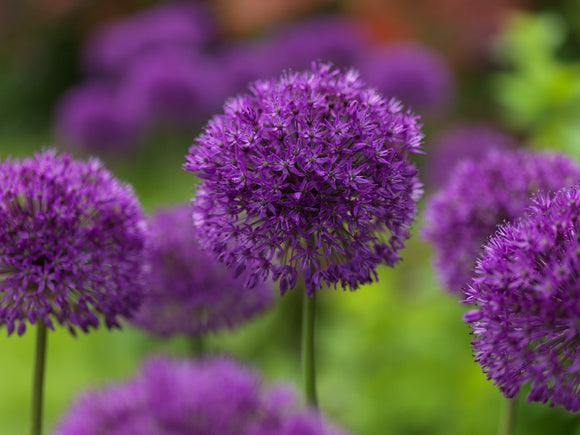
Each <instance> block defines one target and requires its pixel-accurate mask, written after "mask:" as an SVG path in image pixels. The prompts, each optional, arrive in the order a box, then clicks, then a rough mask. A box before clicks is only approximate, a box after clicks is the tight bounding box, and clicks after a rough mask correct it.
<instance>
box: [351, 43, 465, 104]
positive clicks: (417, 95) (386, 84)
mask: <svg viewBox="0 0 580 435" xmlns="http://www.w3.org/2000/svg"><path fill="white" fill-rule="evenodd" d="M357 65H360V72H361V77H363V78H364V79H365V80H366V81H367V82H368V83H369V85H371V86H375V87H376V88H377V89H378V90H379V91H380V92H381V93H383V94H385V95H391V96H393V97H396V98H398V99H400V100H401V101H402V102H403V104H408V105H410V106H412V107H414V108H415V109H416V110H420V111H428V112H430V113H435V112H440V111H441V110H442V109H445V108H446V107H447V106H448V105H449V102H450V100H451V97H452V96H453V93H454V89H453V88H454V83H453V75H452V73H451V70H450V69H449V67H448V66H447V64H446V63H445V61H444V60H443V58H442V57H441V56H440V55H439V54H437V53H436V52H434V51H431V50H429V49H428V48H426V47H423V46H420V45H414V44H408V43H407V44H402V43H400V44H393V45H389V46H386V47H379V48H375V49H372V50H365V51H363V52H362V54H361V56H360V59H359V61H358V63H357Z"/></svg>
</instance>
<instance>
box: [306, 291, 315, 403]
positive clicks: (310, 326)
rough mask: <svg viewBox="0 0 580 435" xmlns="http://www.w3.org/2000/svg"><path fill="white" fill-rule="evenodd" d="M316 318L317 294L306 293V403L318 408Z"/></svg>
mask: <svg viewBox="0 0 580 435" xmlns="http://www.w3.org/2000/svg"><path fill="white" fill-rule="evenodd" d="M315 316H316V292H314V293H313V294H312V296H309V295H308V293H306V292H305V293H304V296H303V311H302V373H303V378H304V393H305V396H306V402H307V403H308V404H309V405H310V406H312V407H314V408H318V399H317V397H316V367H315V357H314V322H315Z"/></svg>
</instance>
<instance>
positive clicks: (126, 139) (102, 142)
mask: <svg viewBox="0 0 580 435" xmlns="http://www.w3.org/2000/svg"><path fill="white" fill-rule="evenodd" d="M128 103H131V102H130V101H123V100H121V99H120V98H119V95H118V94H117V91H116V90H115V89H113V88H112V87H111V86H107V85H105V84H102V83H93V84H86V85H83V86H79V87H76V88H73V89H72V90H70V91H69V92H67V93H66V94H65V95H64V97H62V98H61V100H60V101H59V103H58V106H57V108H56V116H55V130H56V134H57V136H58V137H59V140H60V141H62V142H63V143H65V144H67V145H69V146H72V147H75V148H80V149H83V150H85V151H88V152H98V153H107V152H119V151H125V150H127V149H129V148H130V146H131V144H132V143H133V142H134V141H135V140H136V139H137V136H138V134H139V129H140V128H141V127H142V116H141V113H140V112H139V111H137V110H135V107H134V106H133V105H130V104H128Z"/></svg>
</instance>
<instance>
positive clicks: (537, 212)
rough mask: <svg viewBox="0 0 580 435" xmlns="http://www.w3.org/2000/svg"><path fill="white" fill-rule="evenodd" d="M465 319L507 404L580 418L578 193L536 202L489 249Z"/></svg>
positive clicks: (542, 197) (544, 196)
mask: <svg viewBox="0 0 580 435" xmlns="http://www.w3.org/2000/svg"><path fill="white" fill-rule="evenodd" d="M475 272H476V274H475V277H474V278H473V280H472V281H471V284H470V286H469V287H468V288H467V290H466V299H465V302H468V303H472V304H475V305H476V309H475V310H472V311H469V312H468V313H466V315H465V317H464V319H465V320H466V321H467V322H468V323H470V324H471V328H472V330H473V334H474V337H473V340H472V343H473V348H474V351H475V359H476V361H478V362H479V363H480V364H481V366H482V368H483V371H484V372H485V373H486V374H487V376H488V378H490V379H492V380H493V381H494V382H495V383H496V384H497V385H498V386H499V388H500V389H501V391H502V392H503V393H504V394H505V395H506V396H507V397H513V396H515V395H516V394H517V393H518V392H519V390H520V387H521V386H522V385H524V384H527V383H530V384H531V389H530V392H529V394H528V396H527V399H528V400H529V401H534V402H543V403H546V402H548V401H549V402H550V403H551V405H552V406H554V405H558V406H562V407H564V408H566V409H567V410H569V411H574V412H577V411H580V286H579V282H578V276H579V274H580V188H579V187H578V186H575V187H571V188H565V189H562V190H560V191H559V192H557V193H554V194H551V195H548V194H543V193H541V194H538V195H537V197H536V198H535V199H534V200H533V202H532V203H531V206H530V207H529V209H528V210H527V213H526V215H525V217H523V218H522V219H520V220H519V221H515V222H511V223H507V224H505V225H503V226H501V227H500V228H499V229H498V231H497V232H496V233H495V235H494V236H493V237H492V238H491V239H490V240H489V242H488V243H487V244H486V245H485V247H484V250H483V254H482V256H481V257H480V259H479V260H478V262H477V266H476V271H475Z"/></svg>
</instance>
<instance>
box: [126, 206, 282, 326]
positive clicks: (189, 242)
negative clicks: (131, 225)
mask: <svg viewBox="0 0 580 435" xmlns="http://www.w3.org/2000/svg"><path fill="white" fill-rule="evenodd" d="M149 228H150V232H151V243H150V244H151V246H150V259H149V263H150V275H149V279H148V282H149V288H148V292H147V296H146V297H145V299H144V301H143V304H142V305H141V308H140V309H139V311H138V312H137V314H136V315H135V316H134V318H133V321H134V322H135V323H136V324H138V325H139V326H141V327H143V328H144V329H145V330H147V331H149V332H152V333H153V334H156V335H160V336H165V337H167V336H171V335H173V334H186V335H200V334H204V333H206V332H208V331H216V330H219V329H222V328H228V327H232V326H234V325H236V324H238V323H241V322H243V321H244V320H247V319H249V318H250V317H252V316H253V315H255V314H257V313H259V312H261V311H263V310H265V309H266V308H268V307H269V306H270V305H271V304H272V299H273V298H272V292H271V290H272V289H271V286H270V285H267V284H261V285H258V286H256V288H254V289H246V288H244V286H243V284H244V281H243V280H241V279H234V278H233V277H231V273H229V272H228V270H227V269H226V268H225V267H224V266H223V265H221V264H216V263H215V262H214V261H213V259H210V258H209V257H208V254H207V253H205V252H202V251H201V250H200V249H199V247H198V246H197V244H196V243H195V242H194V231H193V227H192V224H191V208H190V206H189V205H185V206H176V207H172V208H168V209H161V210H159V211H158V212H157V213H155V215H153V216H152V217H151V219H150V221H149Z"/></svg>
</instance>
